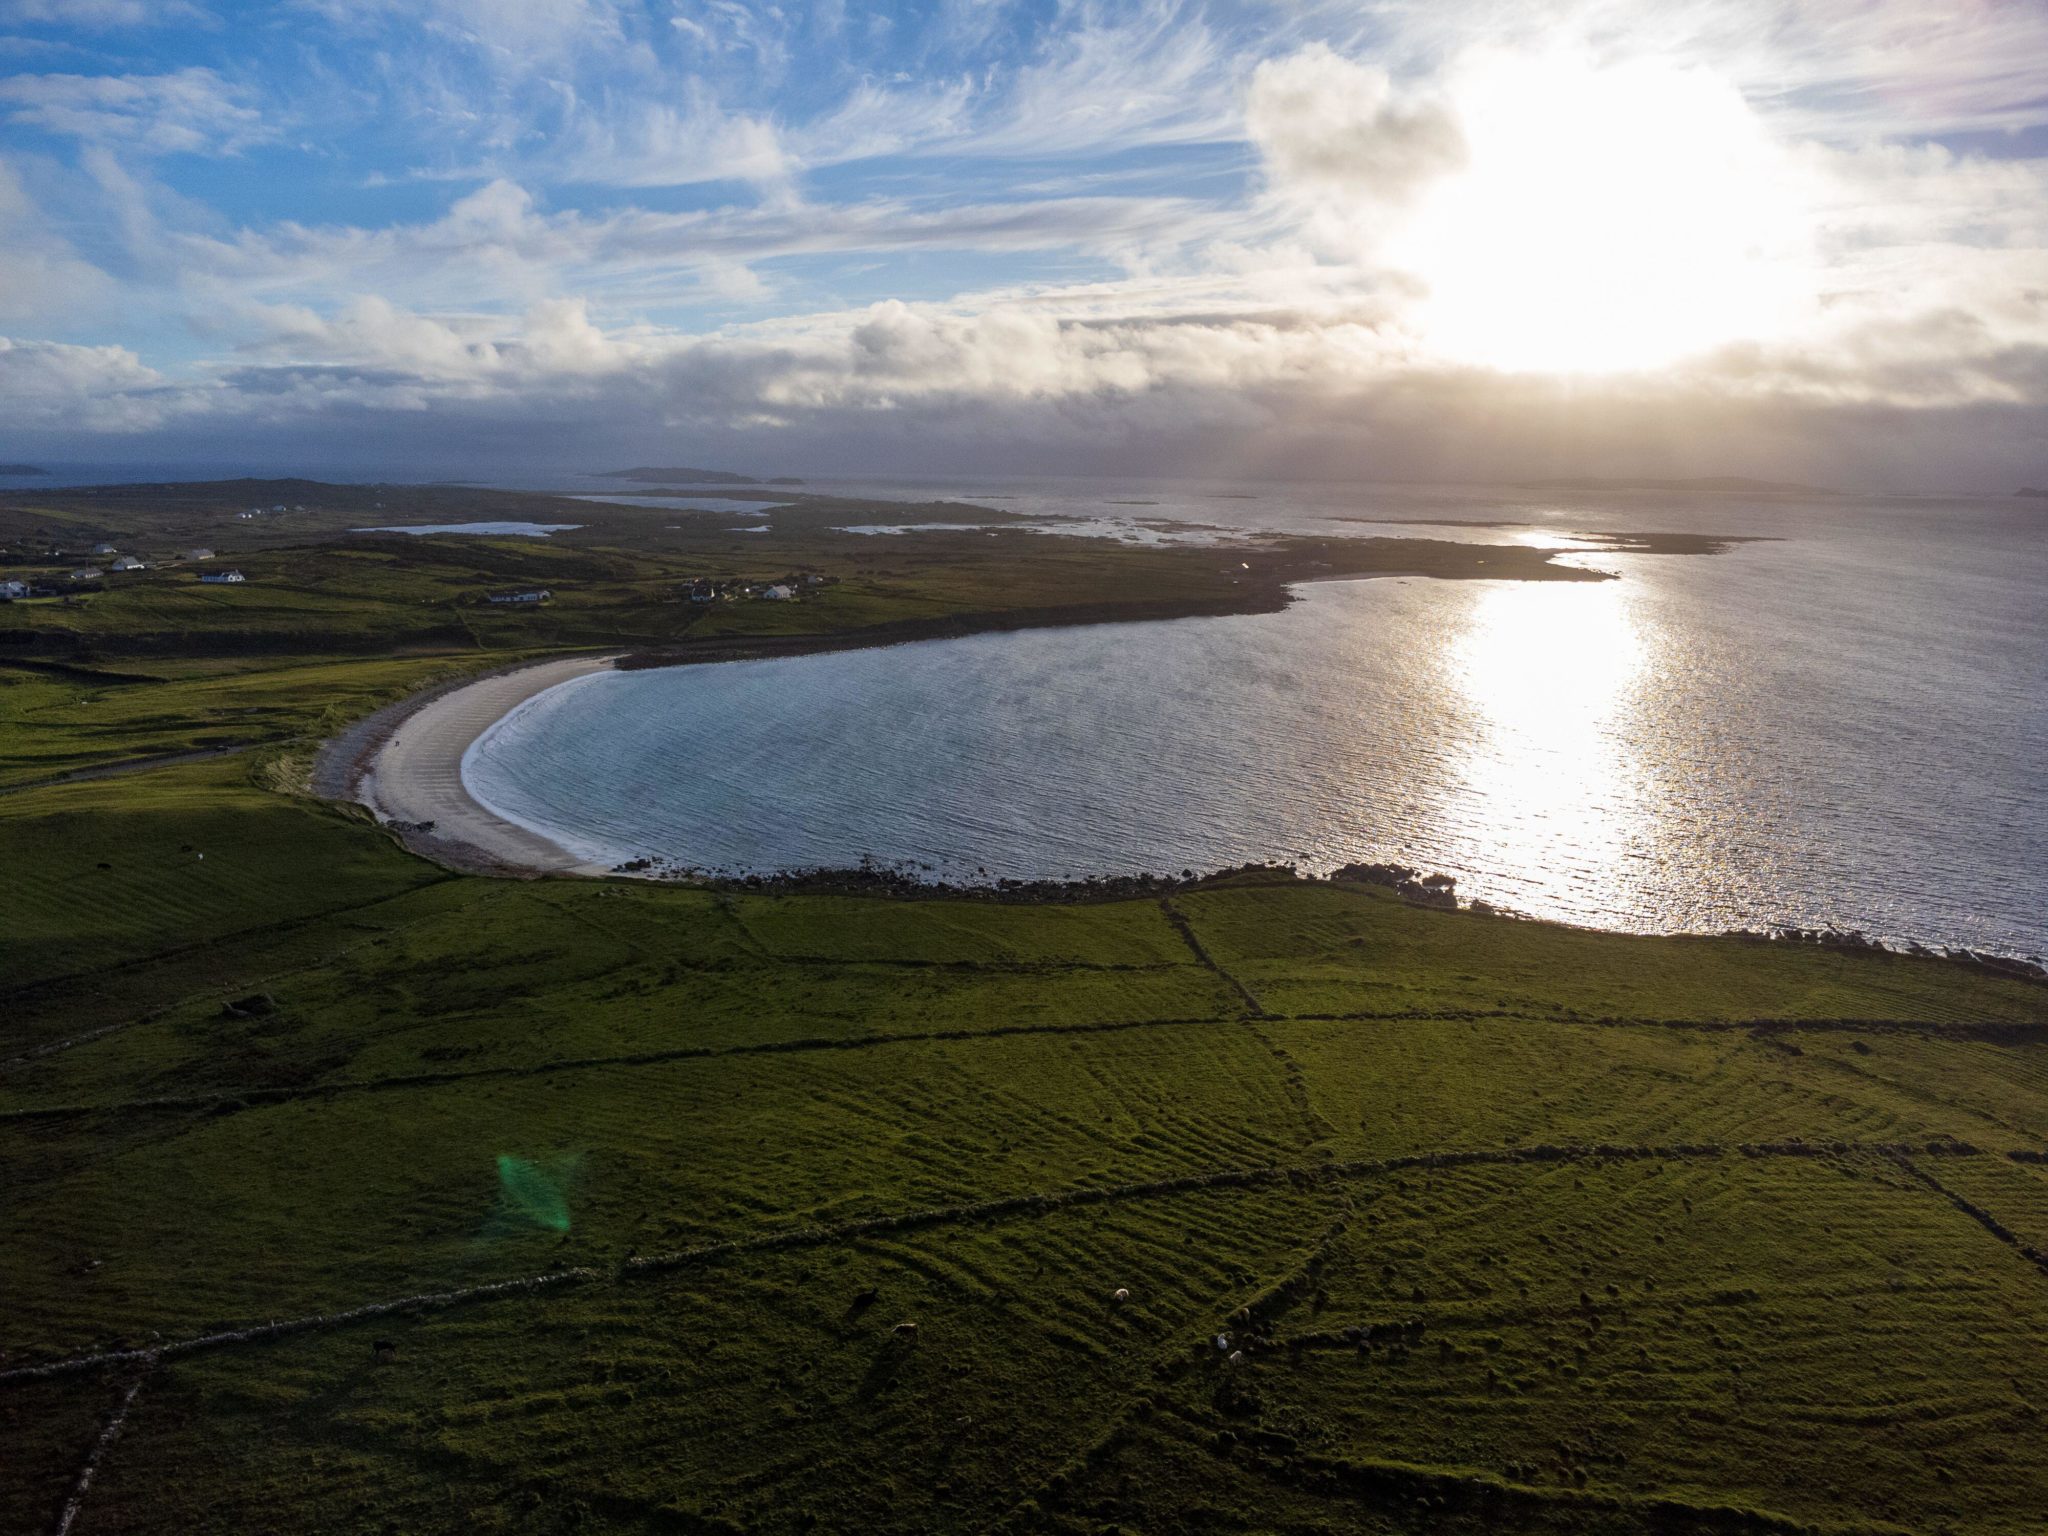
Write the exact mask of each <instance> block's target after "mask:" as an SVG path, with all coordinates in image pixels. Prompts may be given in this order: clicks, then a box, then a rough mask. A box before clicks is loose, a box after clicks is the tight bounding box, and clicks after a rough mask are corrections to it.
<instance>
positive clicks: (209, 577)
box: [199, 571, 249, 586]
mask: <svg viewBox="0 0 2048 1536" xmlns="http://www.w3.org/2000/svg"><path fill="white" fill-rule="evenodd" d="M199 579H200V580H201V581H203V582H206V583H208V584H209V585H212V586H222V585H225V584H227V583H229V582H237V581H247V580H248V579H249V578H248V577H246V576H244V575H243V574H242V573H241V572H240V571H201V572H200V573H199Z"/></svg>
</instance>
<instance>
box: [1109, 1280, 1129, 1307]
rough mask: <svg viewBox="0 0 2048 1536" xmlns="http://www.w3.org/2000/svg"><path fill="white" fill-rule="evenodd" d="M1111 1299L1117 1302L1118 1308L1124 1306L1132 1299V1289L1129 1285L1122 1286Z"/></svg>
mask: <svg viewBox="0 0 2048 1536" xmlns="http://www.w3.org/2000/svg"><path fill="white" fill-rule="evenodd" d="M1109 1299H1110V1300H1111V1301H1113V1302H1115V1303H1116V1304H1117V1305H1118V1306H1122V1305H1123V1304H1124V1303H1125V1302H1127V1301H1129V1300H1130V1299H1131V1288H1130V1287H1129V1286H1127V1285H1120V1286H1118V1287H1117V1288H1116V1290H1115V1291H1114V1292H1113V1293H1112V1294H1111V1296H1110V1298H1109Z"/></svg>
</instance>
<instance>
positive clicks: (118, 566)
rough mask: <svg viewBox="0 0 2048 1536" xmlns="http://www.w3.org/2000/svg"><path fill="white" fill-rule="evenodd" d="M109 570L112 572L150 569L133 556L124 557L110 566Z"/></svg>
mask: <svg viewBox="0 0 2048 1536" xmlns="http://www.w3.org/2000/svg"><path fill="white" fill-rule="evenodd" d="M107 569H108V570H110V571H146V570H148V569H149V567H148V566H146V565H144V564H143V563H142V562H141V561H140V560H138V559H136V558H135V557H134V556H133V555H123V556H122V557H121V558H120V559H118V560H116V561H113V562H112V563H111V564H109V565H108V566H107Z"/></svg>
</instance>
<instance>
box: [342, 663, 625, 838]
mask: <svg viewBox="0 0 2048 1536" xmlns="http://www.w3.org/2000/svg"><path fill="white" fill-rule="evenodd" d="M617 660H618V657H617V656H616V655H604V656H557V657H550V658H545V659H543V660H540V661H530V662H522V663H520V664H518V665H516V666H513V667H506V668H501V669H499V670H498V671H496V672H487V673H485V674H484V675H483V676H481V677H473V678H462V679H458V680H456V681H454V682H450V683H443V684H441V685H439V686H438V687H434V688H429V689H426V690H424V691H422V692H420V693H416V694H413V695H411V696H410V697H408V698H404V699H401V700H399V701H398V702H397V703H396V704H388V705H386V706H385V707H384V708H383V709H380V710H377V711H376V712H375V713H373V714H370V715H367V716H365V717H364V718H363V719H361V720H359V721H357V722H356V723H355V724H353V725H351V726H350V727H349V728H348V729H347V730H345V731H343V732H342V733H341V734H339V735H338V736H335V737H333V738H331V739H330V740H328V741H326V742H323V743H322V744H321V747H320V752H319V756H318V758H317V760H316V763H315V767H314V773H313V787H314V792H315V793H316V794H318V795H320V796H321V797H322V798H324V799H328V800H345V801H350V802H353V803H354V804H357V805H361V806H364V807H365V808H367V809H368V810H369V811H370V812H371V813H372V814H373V815H375V816H376V817H377V819H378V821H379V822H380V823H382V824H383V825H384V826H385V827H386V829H387V830H389V831H391V832H392V833H394V834H395V835H396V836H397V837H398V839H399V840H400V841H401V842H402V843H404V844H405V846H406V847H407V848H409V849H410V850H412V851H413V852H414V853H417V854H419V855H420V856H421V857H423V858H427V859H431V860H433V861H434V862H435V863H437V864H440V865H443V866H445V867H447V868H449V869H454V870H459V871H461V872H463V873H465V874H482V875H514V876H523V877H532V876H539V875H582V876H601V875H606V874H609V873H610V871H609V870H607V869H605V868H604V867H602V866H601V865H596V864H591V863H588V862H586V861H585V860H583V859H581V858H579V857H577V856H576V855H575V854H573V853H571V852H569V850H567V849H566V848H563V847H561V846H560V845H559V844H557V843H555V842H553V841H552V840H550V839H548V838H545V837H543V836H541V835H540V834H539V833H537V832H534V831H532V830H531V829H529V828H527V827H523V826H520V825H519V824H517V823H516V822H512V821H508V820H506V819H505V818H504V817H502V816H500V815H498V814H497V813H496V812H494V811H492V810H491V809H489V808H488V807H487V806H485V805H484V804H483V803H482V802H480V801H478V800H477V799H476V798H475V797H474V796H473V795H471V794H470V792H469V789H468V787H467V786H466V785H465V784H464V783H463V782H462V760H463V758H464V756H465V755H466V754H467V753H468V751H469V749H470V747H471V746H473V745H474V744H475V743H476V741H477V739H478V738H479V737H481V736H482V735H483V734H484V732H486V731H488V730H489V729H490V728H491V727H492V726H494V725H496V724H497V723H498V722H499V721H500V720H502V719H504V718H505V717H506V716H507V715H508V714H510V713H511V712H512V711H513V710H515V709H517V708H518V707H519V706H520V705H521V704H524V703H525V702H526V701H527V700H528V699H531V698H534V697H536V696H538V695H540V694H542V693H545V692H547V690H548V689H550V688H553V687H556V686H558V685H559V684H562V683H566V682H569V681H571V680H573V679H575V678H579V677H588V676H590V675H591V674H592V673H595V672H603V671H608V670H610V669H611V668H612V666H613V665H614V664H615V662H616V661H617Z"/></svg>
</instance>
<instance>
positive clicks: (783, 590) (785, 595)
mask: <svg viewBox="0 0 2048 1536" xmlns="http://www.w3.org/2000/svg"><path fill="white" fill-rule="evenodd" d="M761 595H762V596H763V597H765V598H767V599H769V600H770V601H771V602H777V603H783V602H787V601H788V600H789V599H790V598H792V597H795V596H796V594H795V593H794V592H792V591H790V590H789V588H787V587H785V586H779V585H778V586H773V587H770V588H769V589H768V590H767V591H766V592H763V593H762V594H761Z"/></svg>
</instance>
